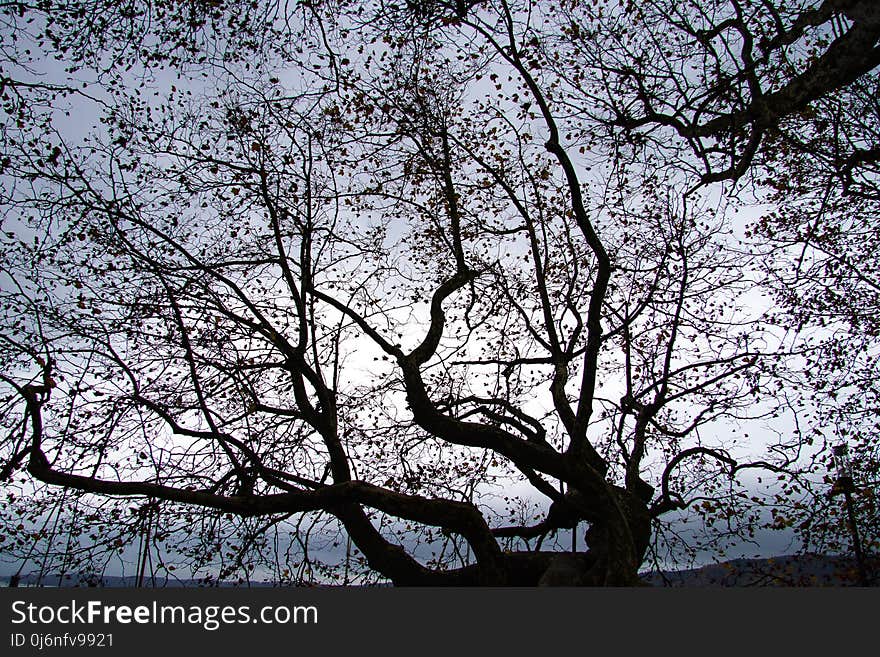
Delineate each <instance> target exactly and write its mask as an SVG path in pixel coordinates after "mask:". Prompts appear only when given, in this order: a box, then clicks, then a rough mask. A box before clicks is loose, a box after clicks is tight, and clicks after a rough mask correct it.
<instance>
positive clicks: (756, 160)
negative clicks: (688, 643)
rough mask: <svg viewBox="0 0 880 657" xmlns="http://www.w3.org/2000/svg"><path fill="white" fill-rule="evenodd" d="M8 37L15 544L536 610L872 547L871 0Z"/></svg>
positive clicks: (218, 20)
mask: <svg viewBox="0 0 880 657" xmlns="http://www.w3.org/2000/svg"><path fill="white" fill-rule="evenodd" d="M0 12H2V13H0V16H2V17H0V21H2V23H0V29H2V34H3V48H2V50H0V66H2V71H0V76H2V89H0V100H2V111H3V114H4V120H3V124H2V132H0V149H2V153H0V158H2V162H0V176H2V179H3V186H2V189H3V191H2V197H0V206H2V235H0V240H2V242H3V253H4V255H3V261H2V271H0V283H2V285H0V287H2V292H0V317H2V324H3V330H2V334H0V335H2V340H0V363H2V372H0V390H2V397H0V401H2V407H0V409H2V410H0V417H2V424H3V427H4V437H3V439H2V442H0V465H2V472H0V479H2V480H3V481H4V482H5V483H4V486H5V488H6V497H5V500H4V501H3V502H2V503H0V504H2V505H3V506H2V509H0V511H2V522H3V523H4V525H5V526H6V527H7V528H8V529H9V531H8V532H7V533H6V534H5V537H4V538H3V539H2V540H3V543H0V546H2V547H3V550H4V551H6V552H7V553H8V554H14V555H16V556H17V558H20V559H23V560H27V559H37V558H38V557H39V556H41V555H42V558H43V563H44V564H48V565H47V566H46V567H48V568H54V569H58V568H61V569H62V570H63V569H68V570H70V569H76V568H82V567H83V564H82V563H79V562H78V561H77V559H78V556H77V555H79V557H80V558H81V559H82V560H84V561H89V560H90V561H91V563H92V564H95V563H103V564H105V565H106V564H109V563H111V561H112V560H113V559H115V558H117V557H118V558H130V557H131V553H132V550H135V549H136V550H137V552H138V556H137V562H138V565H137V567H138V569H139V570H140V572H141V574H142V573H143V572H144V569H145V567H146V563H147V558H148V555H149V556H151V557H153V558H155V559H157V560H159V559H160V555H164V556H161V559H164V560H165V561H163V562H162V563H158V564H156V563H154V564H152V568H154V569H155V568H156V567H161V568H165V569H166V570H168V569H170V568H175V567H179V564H185V565H187V566H189V567H190V569H191V571H192V572H193V573H201V574H204V573H206V572H207V573H211V574H212V576H214V577H216V578H220V579H223V578H228V577H244V578H247V577H252V576H259V575H260V574H261V573H262V574H263V576H269V577H272V578H273V579H275V580H276V581H290V582H301V581H308V580H310V579H314V578H325V579H328V578H329V579H334V578H335V579H336V581H345V582H354V581H367V582H369V581H375V579H376V578H382V579H387V580H390V581H391V582H393V583H394V584H397V585H414V584H415V585H435V584H437V585H473V584H479V585H528V586H531V585H536V584H558V583H566V584H587V585H630V584H634V583H636V582H637V573H638V570H639V568H640V567H641V565H642V564H643V563H645V562H646V561H649V562H650V561H653V562H655V563H661V562H663V563H666V562H667V560H668V559H672V558H675V555H682V554H684V555H687V554H688V553H690V554H693V551H694V550H696V549H697V548H698V547H700V546H704V545H705V543H706V542H708V543H709V544H710V545H716V546H717V547H718V549H719V550H723V549H724V548H725V546H729V545H731V543H733V544H735V543H736V542H738V541H748V540H753V538H754V536H755V532H756V531H757V530H758V529H759V527H761V526H762V525H763V524H768V523H769V524H770V526H772V527H776V528H786V527H788V528H791V527H793V528H794V529H795V530H796V531H798V532H800V535H801V538H802V539H803V544H804V545H805V546H806V547H807V548H815V549H846V546H847V542H846V541H847V540H848V539H847V536H848V534H846V533H845V532H844V530H842V529H841V526H840V522H839V521H838V519H837V516H835V515H834V513H833V505H834V504H836V503H833V502H832V503H829V502H828V500H827V498H826V497H825V493H826V492H827V488H828V483H829V482H830V479H829V475H827V474H826V471H827V469H828V467H829V454H830V449H829V446H830V444H831V443H832V442H839V441H845V442H847V443H849V444H850V447H851V449H852V450H853V453H854V456H855V465H856V468H857V471H858V473H857V475H858V476H857V479H858V480H859V481H864V482H866V484H868V483H870V482H871V481H874V480H876V478H877V469H878V451H877V442H876V436H877V429H878V426H877V425H878V415H877V408H878V403H880V395H878V392H880V388H878V384H877V381H878V374H880V372H878V368H877V362H878V359H877V355H878V346H880V341H878V338H880V332H878V322H877V318H878V310H880V294H878V292H880V280H878V278H877V274H876V272H877V271H880V268H878V264H880V263H878V262H877V255H876V253H877V249H876V245H877V244H878V241H880V240H878V237H880V235H878V230H880V228H878V227H880V222H878V220H877V211H878V202H880V193H878V176H877V174H878V161H880V150H878V149H880V142H878V134H880V133H878V129H880V105H878V100H877V99H878V97H880V94H878V78H877V73H876V71H875V68H876V67H877V65H878V64H880V43H878V41H880V10H878V8H877V7H876V4H875V3H874V2H873V1H871V0H861V1H860V0H824V1H821V2H819V1H807V0H797V1H791V0H786V1H785V2H782V1H781V0H779V1H777V0H676V1H675V2H672V1H670V0H653V1H647V2H640V3H633V2H624V1H621V2H606V1H604V0H599V1H591V2H580V1H577V0H571V1H566V2H559V3H556V2H554V3H550V2H534V1H529V0H522V1H519V0H511V1H507V0H500V1H496V0H486V1H480V0H471V1H468V2H445V1H442V0H436V1H426V2H387V1H385V0H376V1H374V2H354V1H352V2H348V1H344V0H337V1H321V0H311V1H309V2H305V1H303V2H296V3H288V2H274V1H273V0H252V1H250V0H249V1H247V2H238V1H233V0H229V1H225V0H218V1H216V2H212V1H208V0H191V1H189V2H166V1H165V0H159V1H152V2H130V3H117V2H104V1H103V0H92V1H90V2H67V1H65V0H46V1H45V2H43V1H39V2H34V3H25V2H9V3H5V4H4V5H3V7H2V8H0ZM823 477H824V478H823ZM765 480H766V481H765ZM767 482H772V485H771V484H767ZM857 497H858V499H859V503H860V506H859V510H860V511H859V512H860V514H861V515H862V517H863V519H864V521H865V522H866V526H865V529H864V533H865V538H866V540H867V541H868V542H869V543H870V542H876V541H877V539H878V536H880V535H878V533H877V529H878V524H880V523H878V515H877V511H876V506H875V504H874V494H873V488H871V486H869V485H865V486H863V487H862V488H860V493H859V495H858V496H857ZM768 514H769V515H768ZM682 517H687V518H691V519H694V518H695V519H697V520H698V521H699V523H701V526H705V528H706V531H707V533H706V534H705V536H704V537H703V539H702V540H703V542H702V543H700V541H699V540H698V539H697V538H695V537H694V536H685V535H684V534H683V533H682V532H680V531H679V529H677V527H678V526H677V525H676V524H675V522H673V521H675V520H677V519H680V518H682ZM563 530H571V534H572V535H573V536H574V539H573V541H572V544H571V545H560V543H559V541H558V540H554V537H557V539H558V535H559V532H561V531H563ZM86 539H88V540H86ZM689 551H690V552H689ZM166 562H167V563H166ZM59 564H60V565H59ZM141 576H142V575H141Z"/></svg>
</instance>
